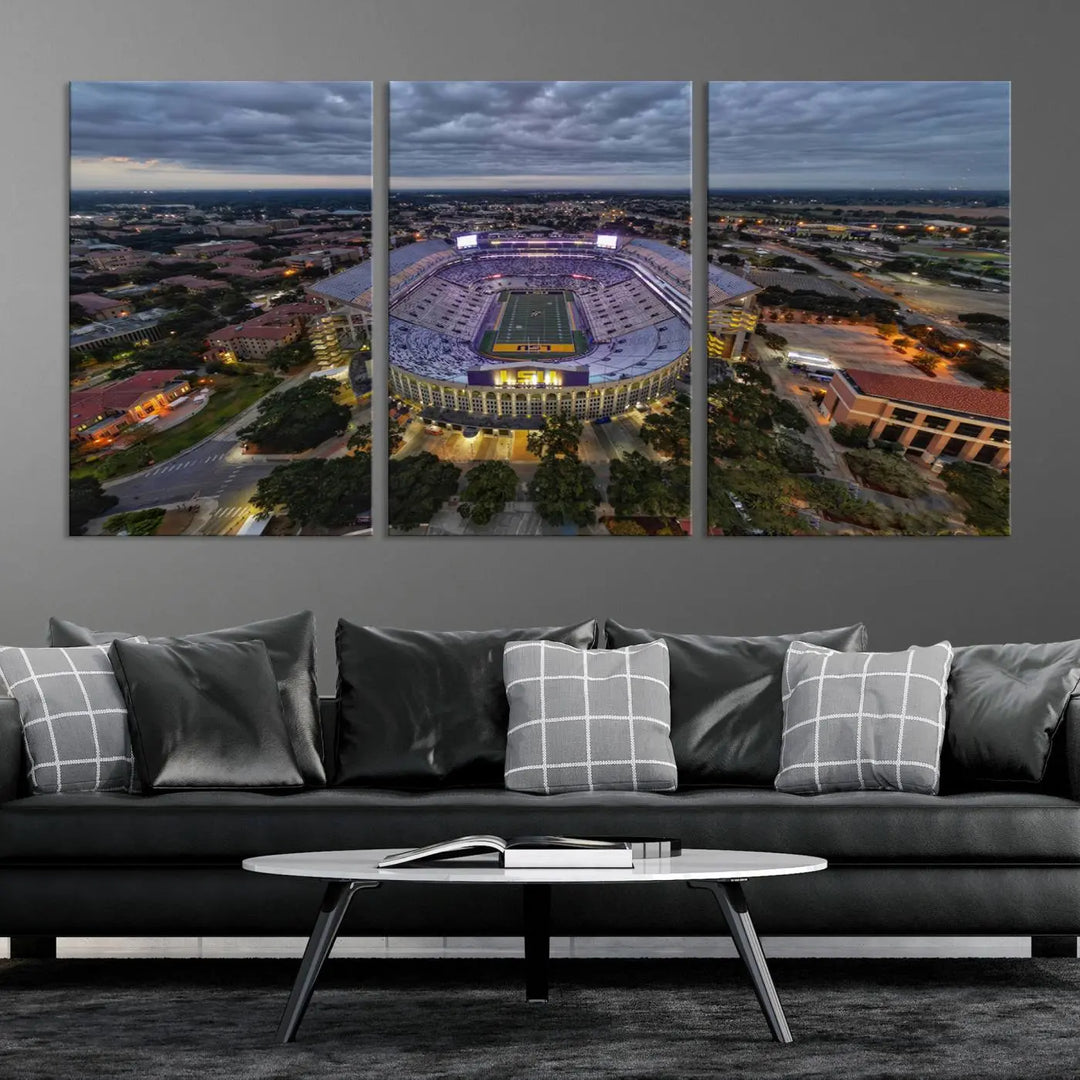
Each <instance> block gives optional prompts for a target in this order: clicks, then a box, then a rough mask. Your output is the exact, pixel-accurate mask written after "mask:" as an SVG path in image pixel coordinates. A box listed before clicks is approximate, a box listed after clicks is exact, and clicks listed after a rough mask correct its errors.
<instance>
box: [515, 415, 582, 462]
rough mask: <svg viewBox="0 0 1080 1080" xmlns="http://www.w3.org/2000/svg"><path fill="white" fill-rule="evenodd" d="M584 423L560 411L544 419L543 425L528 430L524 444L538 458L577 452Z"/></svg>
mask: <svg viewBox="0 0 1080 1080" xmlns="http://www.w3.org/2000/svg"><path fill="white" fill-rule="evenodd" d="M583 429H584V424H583V423H582V422H581V421H580V420H578V419H576V418H575V417H573V416H567V415H565V414H562V413H560V414H559V415H557V416H548V417H545V419H544V426H543V427H542V428H539V429H538V430H536V431H530V432H529V437H528V439H527V441H526V445H527V446H528V448H529V453H530V454H535V455H536V456H537V457H539V458H548V457H557V456H559V455H562V454H565V455H571V454H574V455H576V454H577V448H578V443H579V442H580V441H581V432H582V430H583Z"/></svg>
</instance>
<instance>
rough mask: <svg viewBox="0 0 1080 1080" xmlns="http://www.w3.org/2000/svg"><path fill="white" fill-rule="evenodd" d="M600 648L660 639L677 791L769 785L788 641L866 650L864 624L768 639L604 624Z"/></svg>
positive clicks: (776, 757)
mask: <svg viewBox="0 0 1080 1080" xmlns="http://www.w3.org/2000/svg"><path fill="white" fill-rule="evenodd" d="M605 630H606V632H607V644H608V648H611V649H620V648H622V647H623V646H624V645H637V644H639V643H641V642H645V641H655V640H657V639H658V638H661V637H662V638H663V639H664V640H665V641H666V642H667V644H668V652H669V654H670V656H671V745H672V747H673V748H674V750H675V764H676V765H677V766H678V767H679V787H680V788H682V787H687V786H690V785H698V786H708V787H723V786H727V787H736V786H738V787H770V788H771V787H772V785H773V781H774V780H775V778H776V773H777V770H778V769H779V768H780V739H781V735H782V733H783V722H784V710H783V701H782V693H781V688H780V680H781V675H782V673H783V669H784V656H785V654H786V653H787V647H788V645H790V644H791V642H793V641H806V642H809V643H810V644H812V645H824V646H825V647H826V648H828V649H835V650H837V651H838V652H861V651H863V650H865V649H866V627H865V626H863V625H862V623H859V624H858V625H857V626H845V627H842V628H841V629H837V630H811V631H808V632H805V633H801V634H780V635H777V636H776V637H719V636H715V635H712V634H661V633H660V632H659V631H656V630H640V629H631V628H630V627H627V626H621V625H620V624H619V623H617V622H614V621H613V620H611V619H608V621H607V625H606V627H605Z"/></svg>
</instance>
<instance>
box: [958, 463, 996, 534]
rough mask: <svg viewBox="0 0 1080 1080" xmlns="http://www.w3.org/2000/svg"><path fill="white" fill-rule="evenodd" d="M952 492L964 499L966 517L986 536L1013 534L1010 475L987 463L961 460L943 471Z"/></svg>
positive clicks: (969, 522)
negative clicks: (1010, 524)
mask: <svg viewBox="0 0 1080 1080" xmlns="http://www.w3.org/2000/svg"><path fill="white" fill-rule="evenodd" d="M941 479H942V480H943V481H944V482H945V487H946V489H947V490H948V492H949V494H950V495H955V496H957V497H958V498H960V499H962V500H963V503H964V520H965V521H966V522H967V523H968V524H969V525H971V526H972V527H973V528H975V529H978V531H979V532H980V533H982V534H983V535H984V536H1008V534H1009V477H1008V475H1007V474H1005V473H999V472H997V471H996V470H994V469H990V468H987V467H986V466H985V465H977V464H975V463H974V462H968V461H957V462H955V463H954V464H952V465H946V466H945V468H944V469H942V470H941Z"/></svg>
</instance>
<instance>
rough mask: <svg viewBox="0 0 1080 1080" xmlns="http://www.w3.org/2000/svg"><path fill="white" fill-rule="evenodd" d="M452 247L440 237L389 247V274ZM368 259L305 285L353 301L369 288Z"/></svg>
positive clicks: (332, 297)
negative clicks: (312, 283) (438, 238)
mask: <svg viewBox="0 0 1080 1080" xmlns="http://www.w3.org/2000/svg"><path fill="white" fill-rule="evenodd" d="M452 250H453V249H452V248H451V247H450V246H449V245H448V244H447V243H446V242H445V241H444V240H419V241H417V242H416V243H415V244H405V245H404V246H403V247H396V248H391V249H390V277H394V276H395V275H396V274H400V273H401V271H402V270H406V269H408V268H409V267H410V266H412V265H413V263H417V262H419V261H420V260H421V259H426V258H427V257H428V256H429V255H434V254H436V253H437V252H440V251H452ZM371 267H372V263H371V260H370V259H368V260H367V261H366V262H362V263H358V264H357V265H356V266H350V267H349V269H348V270H342V271H341V273H340V274H332V275H331V276H330V277H328V278H324V279H323V280H322V281H317V282H316V283H315V284H314V285H311V286H309V287H308V290H307V291H308V292H309V293H314V295H315V296H324V297H326V298H327V299H328V300H338V301H340V302H341V303H343V304H351V303H353V302H354V301H355V300H356V299H357V297H360V296H363V294H364V293H366V292H367V291H368V290H369V289H370V288H371Z"/></svg>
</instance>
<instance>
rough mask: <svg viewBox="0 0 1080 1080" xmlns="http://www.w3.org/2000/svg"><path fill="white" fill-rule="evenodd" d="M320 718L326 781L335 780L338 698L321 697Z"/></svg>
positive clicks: (331, 781)
mask: <svg viewBox="0 0 1080 1080" xmlns="http://www.w3.org/2000/svg"><path fill="white" fill-rule="evenodd" d="M319 719H320V720H321V721H322V737H323V766H324V767H325V768H326V782H327V784H332V783H333V782H334V773H335V772H336V771H337V761H336V759H335V754H334V739H335V738H336V736H337V698H336V697H321V698H319Z"/></svg>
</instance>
